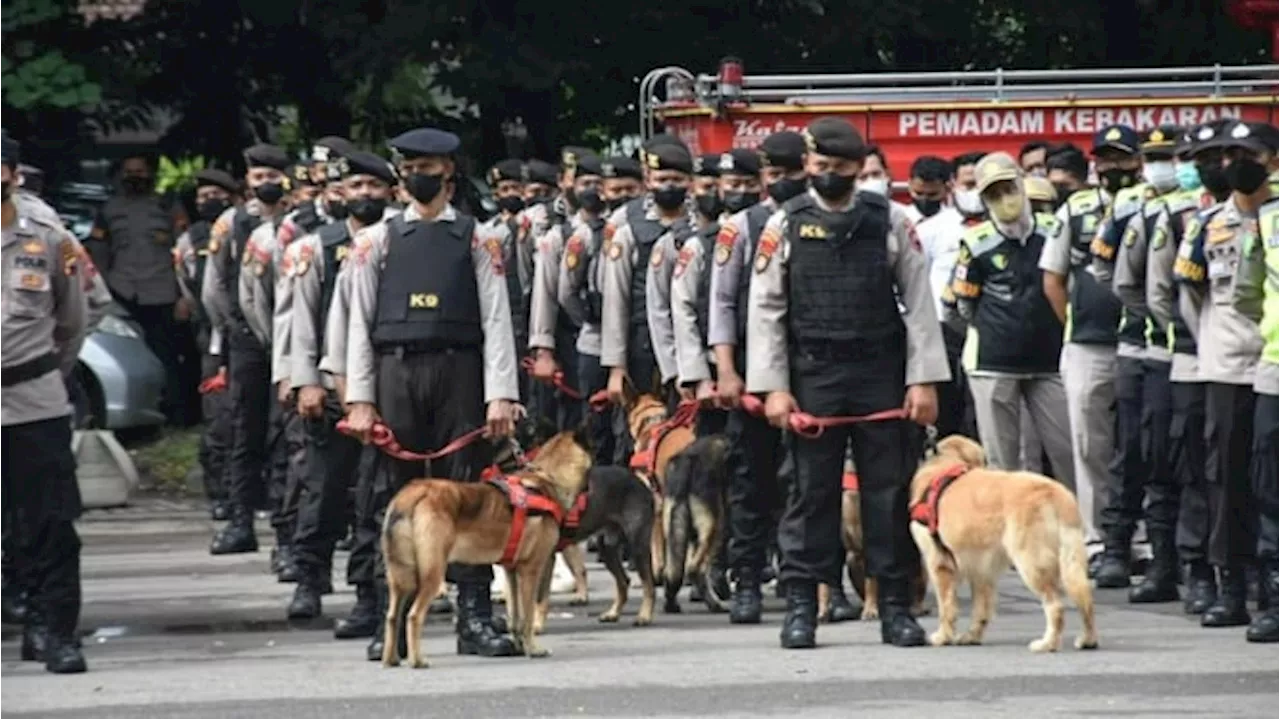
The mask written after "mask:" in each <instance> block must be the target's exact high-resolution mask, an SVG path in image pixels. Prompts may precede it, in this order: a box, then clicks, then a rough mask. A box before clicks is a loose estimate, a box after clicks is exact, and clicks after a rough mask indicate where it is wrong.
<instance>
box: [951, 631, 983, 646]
mask: <svg viewBox="0 0 1280 719" xmlns="http://www.w3.org/2000/svg"><path fill="white" fill-rule="evenodd" d="M981 643H982V637H980V636H977V635H976V634H974V633H973V632H965V633H964V634H961V635H960V636H958V637H956V644H959V645H960V646H965V647H972V646H977V645H979V644H981Z"/></svg>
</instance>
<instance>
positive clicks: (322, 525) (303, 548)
mask: <svg viewBox="0 0 1280 719" xmlns="http://www.w3.org/2000/svg"><path fill="white" fill-rule="evenodd" d="M342 414H343V413H342V405H341V404H340V403H339V402H338V397H337V395H336V394H334V393H333V392H330V393H329V395H328V397H326V398H325V403H324V414H323V416H321V417H319V418H318V419H312V418H305V419H304V418H301V417H299V420H298V424H299V426H300V427H301V431H302V433H303V436H304V438H305V443H304V445H303V448H302V452H303V454H304V455H305V461H303V462H302V466H301V468H300V471H299V472H298V475H297V476H298V485H299V488H298V492H297V495H298V502H297V524H296V528H295V530H294V532H293V557H294V560H295V561H296V562H297V563H298V567H299V568H300V569H302V571H303V576H306V577H309V578H321V577H323V578H326V579H327V578H328V576H329V568H330V567H331V566H332V564H333V545H334V544H336V543H337V542H338V540H339V539H342V537H343V536H344V535H345V534H346V531H347V522H346V504H347V490H348V488H349V487H350V486H351V480H352V478H353V477H356V476H357V474H358V472H359V471H360V455H361V454H362V452H361V450H362V449H363V447H361V445H360V443H359V442H357V441H356V440H355V439H352V438H351V437H348V436H346V435H344V434H342V433H340V432H338V431H337V429H335V427H336V425H337V424H338V420H340V419H342Z"/></svg>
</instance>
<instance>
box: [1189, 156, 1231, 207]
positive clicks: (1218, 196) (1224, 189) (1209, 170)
mask: <svg viewBox="0 0 1280 719" xmlns="http://www.w3.org/2000/svg"><path fill="white" fill-rule="evenodd" d="M1196 169H1197V170H1199V171H1200V184H1202V185H1204V189H1206V190H1208V191H1209V194H1211V195H1213V198H1214V199H1215V200H1217V201H1218V202H1222V201H1223V200H1225V199H1227V196H1228V195H1230V194H1231V183H1229V182H1227V175H1226V173H1225V172H1223V171H1222V162H1221V161H1218V162H1214V163H1200V162H1197V163H1196Z"/></svg>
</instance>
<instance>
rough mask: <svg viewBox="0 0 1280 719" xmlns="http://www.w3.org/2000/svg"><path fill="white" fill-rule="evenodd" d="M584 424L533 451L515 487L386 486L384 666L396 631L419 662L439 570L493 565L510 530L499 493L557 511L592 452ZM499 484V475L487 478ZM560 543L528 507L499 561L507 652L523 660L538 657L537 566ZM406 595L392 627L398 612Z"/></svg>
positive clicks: (555, 527)
mask: <svg viewBox="0 0 1280 719" xmlns="http://www.w3.org/2000/svg"><path fill="white" fill-rule="evenodd" d="M586 434H587V433H586V430H585V426H584V428H581V429H579V430H578V431H576V432H561V433H560V434H557V435H556V436H554V437H552V438H551V439H550V440H549V441H547V443H546V444H544V445H543V446H542V448H541V450H540V451H539V452H538V456H537V458H536V459H534V460H532V461H530V462H529V463H528V465H527V466H526V467H525V468H524V469H522V470H520V471H518V472H516V473H514V474H513V475H511V477H512V481H515V482H517V483H518V486H517V487H514V488H510V489H504V488H500V487H498V486H495V484H491V483H489V482H471V483H464V482H453V481H450V480H444V479H417V480H414V481H412V482H410V483H409V484H407V485H405V487H404V488H403V489H401V490H400V491H399V492H397V493H396V496H395V497H394V498H392V500H391V503H390V505H389V506H388V507H387V514H386V519H385V520H384V522H383V527H382V552H383V556H384V557H385V558H386V565H387V587H388V590H389V601H388V603H387V617H386V628H385V629H386V633H385V641H386V645H385V647H384V649H383V653H382V663H383V665H384V666H396V665H397V664H399V663H400V655H399V652H398V651H397V644H398V642H397V639H398V637H399V632H400V631H402V630H403V631H405V632H406V634H407V636H406V639H407V645H408V655H409V656H408V658H409V661H410V663H411V665H412V666H413V667H425V666H427V661H426V659H425V658H424V657H423V654H422V624H423V622H424V621H425V620H426V615H427V607H428V605H429V604H430V603H431V600H432V598H434V597H435V596H436V595H437V594H438V593H439V591H440V586H441V584H442V583H443V582H444V574H445V567H446V566H447V565H448V564H449V563H451V562H458V563H461V564H498V563H500V562H501V561H502V559H503V554H504V552H505V551H506V546H507V543H508V541H509V539H510V534H511V532H512V529H513V524H512V523H513V519H514V517H515V511H514V510H513V509H512V506H511V502H510V501H509V499H508V496H507V492H517V491H520V490H521V489H523V490H524V491H526V492H527V493H528V494H529V495H531V499H532V495H541V497H542V498H545V499H549V500H551V501H553V502H554V503H555V505H557V506H558V507H559V509H560V511H561V513H567V512H568V511H569V509H570V508H571V507H572V506H573V503H574V502H575V501H576V500H577V497H578V494H579V493H580V492H582V491H583V488H584V487H585V486H586V482H587V472H588V470H590V469H591V463H592V455H591V451H590V444H589V440H588V438H587V436H586ZM494 481H495V482H505V481H507V480H506V478H500V479H495V480H494ZM559 541H560V524H559V522H558V521H557V517H555V516H553V515H552V514H548V513H539V512H537V511H536V510H534V509H531V511H529V512H528V514H527V515H526V517H525V523H524V529H523V532H522V534H521V536H520V538H519V544H518V545H517V547H516V549H515V552H514V556H513V558H511V560H510V562H509V563H508V564H507V565H506V566H505V569H506V576H507V597H508V601H507V612H508V616H509V620H510V625H511V634H512V639H513V641H514V642H515V645H516V648H517V651H519V652H521V653H523V654H525V655H526V656H529V657H545V656H547V655H548V654H550V652H549V651H547V650H546V649H543V648H542V647H540V646H539V645H538V643H537V639H536V637H535V635H534V632H533V626H534V622H533V618H534V612H535V599H536V593H537V590H538V586H539V584H540V582H541V579H542V577H543V572H544V571H545V570H546V567H547V564H548V563H549V562H550V561H551V558H552V556H553V554H554V553H555V550H556V544H557V543H558V542H559ZM410 599H412V601H413V604H412V606H411V607H410V609H409V613H408V617H407V620H406V623H407V626H406V627H403V628H402V627H400V626H399V624H400V612H401V607H402V605H403V603H404V602H405V601H408V600H410Z"/></svg>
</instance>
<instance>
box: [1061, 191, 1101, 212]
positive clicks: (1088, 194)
mask: <svg viewBox="0 0 1280 719" xmlns="http://www.w3.org/2000/svg"><path fill="white" fill-rule="evenodd" d="M1101 206H1102V196H1101V195H1100V194H1099V193H1098V190H1097V189H1096V188H1093V187H1086V188H1084V189H1083V190H1076V191H1075V192H1074V193H1072V195H1071V196H1070V197H1068V198H1067V212H1069V213H1070V214H1072V215H1084V214H1088V213H1090V212H1093V211H1095V210H1097V209H1098V208H1099V207H1101Z"/></svg>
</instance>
